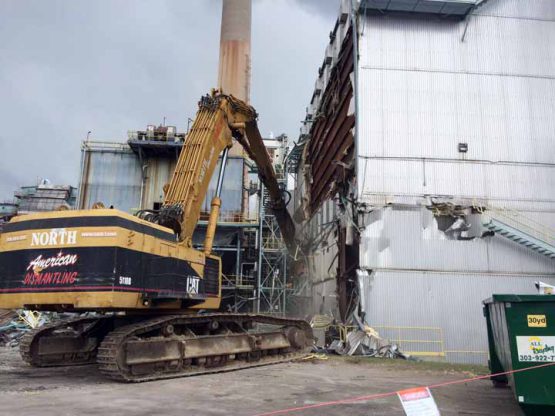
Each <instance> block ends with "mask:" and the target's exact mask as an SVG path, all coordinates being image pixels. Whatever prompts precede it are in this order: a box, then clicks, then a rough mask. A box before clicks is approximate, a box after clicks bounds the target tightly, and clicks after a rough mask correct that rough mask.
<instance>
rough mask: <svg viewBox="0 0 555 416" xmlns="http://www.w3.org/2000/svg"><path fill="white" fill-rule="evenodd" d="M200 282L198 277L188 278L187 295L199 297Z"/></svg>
mask: <svg viewBox="0 0 555 416" xmlns="http://www.w3.org/2000/svg"><path fill="white" fill-rule="evenodd" d="M199 284H200V280H199V278H198V277H196V276H187V293H188V294H189V295H198V290H199Z"/></svg>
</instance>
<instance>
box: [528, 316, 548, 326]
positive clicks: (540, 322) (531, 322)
mask: <svg viewBox="0 0 555 416" xmlns="http://www.w3.org/2000/svg"><path fill="white" fill-rule="evenodd" d="M528 326H529V327H535V328H545V327H547V319H546V317H545V315H528Z"/></svg>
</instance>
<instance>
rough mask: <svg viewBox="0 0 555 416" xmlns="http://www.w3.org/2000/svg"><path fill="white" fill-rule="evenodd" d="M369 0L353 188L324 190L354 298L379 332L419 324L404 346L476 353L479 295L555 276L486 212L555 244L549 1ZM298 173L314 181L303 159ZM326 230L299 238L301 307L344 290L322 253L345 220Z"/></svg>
mask: <svg viewBox="0 0 555 416" xmlns="http://www.w3.org/2000/svg"><path fill="white" fill-rule="evenodd" d="M345 3H347V2H343V6H345ZM370 3H371V2H365V1H363V2H362V6H363V7H362V8H361V9H359V10H358V33H359V36H358V38H357V39H358V43H359V49H358V54H359V57H358V58H359V60H358V65H357V67H356V68H357V70H358V83H357V84H356V85H355V94H356V97H357V98H358V105H359V107H358V111H357V131H358V134H359V135H358V137H357V138H356V139H355V146H356V155H357V157H356V165H355V169H354V172H355V178H354V180H353V181H352V182H351V183H355V184H356V188H355V190H354V192H352V194H353V198H352V199H350V195H348V194H347V195H345V194H343V197H345V196H346V197H347V201H345V200H343V199H342V196H341V194H340V193H338V192H337V189H336V190H334V191H335V193H334V195H333V196H328V197H327V199H326V201H328V202H329V203H330V204H332V205H335V212H336V214H335V215H332V218H331V221H332V222H336V223H337V224H343V226H344V228H343V229H344V230H350V231H351V233H352V235H353V237H352V239H351V241H352V242H353V243H354V245H355V246H356V244H357V243H358V244H359V247H358V257H357V258H353V257H352V258H351V260H354V261H353V263H354V262H355V261H356V266H357V267H358V268H359V271H358V280H359V282H360V288H361V290H360V291H359V293H358V294H357V293H356V292H357V288H356V287H355V288H353V287H351V289H352V290H353V292H355V295H354V296H351V298H350V299H351V300H352V299H354V300H355V301H357V300H358V298H360V299H361V301H360V307H361V309H360V311H359V312H362V314H363V315H365V318H366V321H367V322H368V323H369V324H371V325H373V326H375V327H376V328H378V330H380V331H383V332H384V334H385V335H386V336H390V333H393V332H391V331H394V332H397V331H401V332H402V331H410V333H409V334H408V335H407V334H406V333H405V335H407V336H410V337H412V338H413V339H420V340H422V343H421V344H419V345H407V346H406V349H408V350H412V351H414V352H417V353H421V354H422V355H424V356H426V355H428V356H429V357H435V358H439V359H447V360H450V361H456V362H473V363H485V362H486V361H487V353H486V350H487V348H486V347H487V339H486V336H485V334H486V332H485V322H484V319H483V317H482V315H481V301H482V300H483V299H485V298H487V297H489V296H491V295H492V294H493V293H534V292H535V288H534V284H533V283H534V281H537V280H543V281H545V282H547V283H551V284H554V283H555V260H553V259H552V258H549V257H547V256H546V255H542V254H539V253H538V252H536V251H533V250H531V249H529V248H527V247H524V246H523V245H520V244H517V243H515V242H514V241H511V240H509V239H507V238H504V237H503V236H501V234H499V233H496V232H494V231H491V229H490V228H488V226H487V221H488V218H490V219H491V218H494V219H495V218H501V219H502V220H503V221H506V222H507V224H509V225H511V226H513V227H515V228H517V229H519V230H521V231H522V230H523V231H524V232H526V233H528V234H527V235H530V236H536V237H537V236H538V235H539V237H538V238H540V239H541V240H544V241H545V242H546V243H547V244H551V245H555V232H554V231H553V230H554V229H555V182H554V181H555V180H554V178H555V170H554V168H555V142H554V141H553V137H555V119H554V118H553V114H555V61H554V60H553V54H552V45H553V43H554V42H555V15H554V12H555V10H553V7H552V4H551V2H550V0H537V1H534V2H521V1H518V0H504V1H501V0H488V1H487V2H482V4H481V6H480V7H478V8H476V9H474V10H473V13H472V14H471V15H469V16H467V17H466V19H462V20H461V19H459V20H457V19H453V18H445V17H442V16H437V15H436V16H431V15H422V14H420V15H414V14H410V13H406V12H403V13H399V14H396V13H378V12H376V11H375V10H374V11H372V10H369V9H367V8H365V7H364V5H365V4H366V5H368V4H370ZM340 14H341V12H340ZM318 86H319V84H318V83H317V85H316V87H317V88H316V89H318ZM332 125H333V123H332ZM310 140H314V137H312V136H310V135H309V143H310ZM311 149H315V147H310V144H309V145H308V146H307V147H306V148H305V151H306V153H307V155H306V158H305V161H310V160H311V151H312V150H311ZM309 167H310V168H311V169H312V166H309ZM299 169H300V170H299V171H302V169H303V167H302V166H301V167H300V168H299ZM305 180H306V182H307V183H309V185H308V186H307V188H308V189H309V190H310V187H311V186H312V183H310V181H314V172H313V171H312V170H310V171H309V172H308V175H307V178H306V179H305ZM320 186H321V185H320ZM307 194H308V195H309V196H311V193H310V192H307ZM305 202H306V201H305ZM310 203H312V204H313V205H316V206H317V208H316V209H312V210H308V211H304V214H305V215H307V213H308V215H307V219H306V220H305V222H304V223H303V230H309V232H307V233H306V234H305V240H310V241H318V240H317V236H319V235H322V234H323V233H324V231H325V224H326V223H327V222H329V221H330V220H328V219H327V218H326V219H324V214H323V207H322V206H319V207H318V204H317V203H316V204H314V202H313V201H310ZM341 203H343V204H344V208H345V209H343V210H342V209H341V207H340V204H341ZM309 205H310V204H309ZM306 206H307V204H306V203H305V205H304V207H305V208H306ZM332 211H333V208H332ZM298 212H299V211H298V209H297V213H298ZM330 238H331V239H332V240H331V241H330V240H329V239H327V240H326V243H325V244H319V245H318V246H317V247H316V248H315V247H314V246H312V247H311V251H309V253H310V254H311V255H312V258H311V261H312V268H311V269H310V281H311V288H312V291H313V303H312V306H311V312H312V313H321V312H322V311H325V312H328V311H333V312H334V314H335V316H336V317H338V316H339V315H340V313H339V311H338V309H340V308H339V305H338V304H336V305H335V307H333V306H331V305H330V301H329V299H331V298H333V297H335V298H336V301H337V302H339V297H340V295H341V294H340V293H339V291H338V289H339V282H340V280H341V276H340V273H339V270H338V269H337V264H335V265H334V266H332V268H331V270H334V271H335V273H336V276H335V277H336V282H337V284H335V282H333V280H332V279H331V276H332V275H333V273H329V271H328V268H329V264H330V262H335V263H338V262H339V257H340V254H341V252H342V250H343V247H344V246H345V244H344V242H345V240H344V238H345V236H342V235H341V226H338V227H337V228H336V230H335V231H334V233H333V236H332V237H330ZM334 246H335V247H336V248H332V249H331V250H329V251H330V252H329V253H328V252H327V251H326V247H334ZM352 247H353V245H351V246H348V247H347V250H350V249H352ZM343 252H345V251H343ZM354 257H356V256H354ZM352 278H353V276H352V275H351V276H349V279H352ZM326 279H328V280H326ZM356 279H357V277H356V276H355V280H356ZM357 295H358V296H357ZM463 317H464V318H463ZM461 320H463V321H464V322H461ZM423 328H429V329H428V330H424V329H423ZM394 336H400V335H394ZM426 345H427V346H426ZM431 345H433V346H441V347H438V348H440V349H439V350H433V349H432V347H430V346H431Z"/></svg>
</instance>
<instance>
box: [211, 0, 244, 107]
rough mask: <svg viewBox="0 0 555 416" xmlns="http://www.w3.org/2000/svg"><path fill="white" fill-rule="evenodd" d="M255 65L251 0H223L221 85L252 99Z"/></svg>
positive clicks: (219, 74) (237, 95)
mask: <svg viewBox="0 0 555 416" xmlns="http://www.w3.org/2000/svg"><path fill="white" fill-rule="evenodd" d="M250 66H251V0H223V8H222V31H221V35H220V66H219V71H218V87H219V88H220V89H221V90H222V91H223V92H224V93H226V94H232V95H234V96H235V97H237V98H239V99H241V100H243V101H246V102H248V101H249V98H250V97H249V93H250Z"/></svg>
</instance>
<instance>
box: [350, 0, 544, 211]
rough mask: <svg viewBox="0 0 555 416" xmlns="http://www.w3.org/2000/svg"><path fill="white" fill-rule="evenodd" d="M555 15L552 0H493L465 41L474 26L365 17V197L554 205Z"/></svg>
mask: <svg viewBox="0 0 555 416" xmlns="http://www.w3.org/2000/svg"><path fill="white" fill-rule="evenodd" d="M553 13H554V9H553V2H552V1H551V0H544V1H526V2H522V1H519V0H503V1H501V0H492V1H489V2H488V3H486V4H485V5H484V6H483V7H481V8H479V9H478V10H477V11H476V12H475V15H473V16H471V17H469V21H468V27H467V28H466V34H465V38H464V41H463V39H462V37H463V34H464V33H465V26H466V24H467V22H465V21H463V22H451V21H441V20H433V19H424V18H422V19H411V18H403V17H394V16H390V17H389V18H387V19H384V18H381V17H375V16H374V17H366V18H365V19H364V23H363V35H362V36H361V41H360V50H361V58H360V99H361V104H360V113H361V114H362V117H361V118H360V129H361V139H360V140H359V149H358V153H359V155H360V157H361V159H360V160H359V164H358V168H359V170H358V171H359V194H360V195H361V198H362V199H365V198H367V199H368V200H369V201H372V202H379V201H384V200H385V199H386V196H389V198H390V201H389V202H391V201H392V200H393V201H395V199H396V198H400V197H407V196H423V195H430V194H431V195H452V196H456V197H464V198H474V197H478V198H484V199H488V200H490V201H494V202H495V201H498V203H503V204H507V203H510V201H513V200H520V201H540V200H541V201H547V202H550V203H555V180H554V178H555V160H554V155H555V141H554V140H553V137H554V132H555V117H553V114H555V98H554V93H553V91H555V54H554V53H553V45H554V44H555V21H554V19H553ZM505 16H511V17H505ZM461 142H464V143H467V144H468V153H466V154H461V153H459V152H458V149H457V145H458V143H461Z"/></svg>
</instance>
